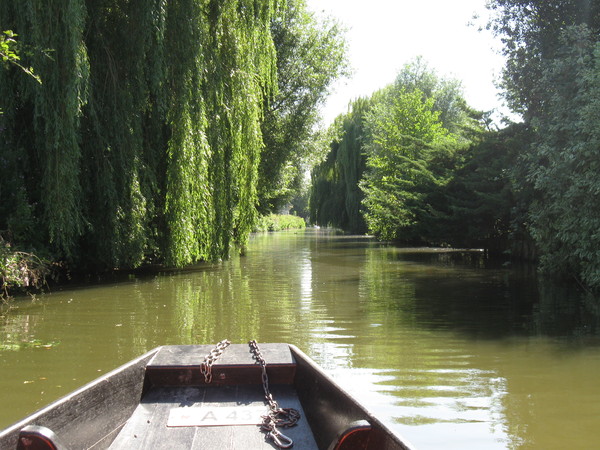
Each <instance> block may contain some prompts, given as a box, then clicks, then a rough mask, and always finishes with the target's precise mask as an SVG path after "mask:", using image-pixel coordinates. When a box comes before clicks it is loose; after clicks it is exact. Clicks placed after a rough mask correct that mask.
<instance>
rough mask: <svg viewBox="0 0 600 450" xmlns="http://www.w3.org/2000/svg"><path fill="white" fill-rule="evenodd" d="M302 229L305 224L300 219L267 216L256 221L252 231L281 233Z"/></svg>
mask: <svg viewBox="0 0 600 450" xmlns="http://www.w3.org/2000/svg"><path fill="white" fill-rule="evenodd" d="M302 228H306V222H305V221H304V219H303V218H302V217H298V216H294V215H292V214H268V215H266V216H262V217H261V218H260V219H259V220H258V222H257V223H256V226H255V227H254V231H282V230H295V229H302Z"/></svg>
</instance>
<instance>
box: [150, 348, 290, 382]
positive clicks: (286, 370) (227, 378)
mask: <svg viewBox="0 0 600 450" xmlns="http://www.w3.org/2000/svg"><path fill="white" fill-rule="evenodd" d="M259 345H260V350H261V352H262V354H263V357H264V358H265V361H266V363H267V373H268V375H269V381H270V382H271V383H273V384H291V383H292V382H293V380H294V376H295V370H296V365H295V362H294V359H293V357H292V354H291V352H290V350H289V346H288V345H287V344H259ZM213 348H214V346H212V345H172V346H165V347H162V348H161V350H160V352H158V353H157V355H156V356H155V357H154V358H153V360H152V361H151V362H150V363H149V364H148V367H147V368H146V377H147V379H148V381H149V383H150V384H151V385H152V386H202V385H206V383H205V380H204V376H203V375H202V374H201V372H200V367H201V364H202V362H203V361H204V358H205V356H206V355H207V354H208V353H209V352H210V351H211V350H212V349H213ZM212 374H213V377H212V384H213V385H217V386H225V385H237V384H261V383H262V370H261V367H260V365H259V364H258V363H257V362H256V361H255V360H254V358H253V357H252V354H251V353H250V347H249V346H248V345H246V344H232V345H230V346H229V347H227V348H226V349H225V351H224V352H223V354H222V355H221V356H220V357H219V358H218V359H217V361H216V362H215V363H214V365H213V366H212Z"/></svg>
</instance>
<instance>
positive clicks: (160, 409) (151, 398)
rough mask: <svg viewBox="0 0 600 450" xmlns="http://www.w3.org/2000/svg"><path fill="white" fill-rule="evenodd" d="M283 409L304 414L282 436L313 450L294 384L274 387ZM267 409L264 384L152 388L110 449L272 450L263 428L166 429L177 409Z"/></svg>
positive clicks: (299, 447)
mask: <svg viewBox="0 0 600 450" xmlns="http://www.w3.org/2000/svg"><path fill="white" fill-rule="evenodd" d="M271 391H272V393H273V396H274V397H275V399H276V400H277V401H278V403H279V404H280V406H282V407H293V408H296V409H298V410H299V411H300V414H301V415H302V416H303V417H302V418H301V420H300V422H299V423H298V425H297V426H295V427H292V428H289V429H284V430H282V432H283V433H284V434H286V435H287V436H289V437H290V438H291V439H293V440H294V449H296V450H315V449H317V445H316V442H315V440H314V438H313V437H312V432H311V430H310V427H309V425H308V422H307V421H306V419H304V411H303V410H302V406H301V404H300V401H299V400H298V396H297V395H296V393H295V391H294V390H293V388H292V387H291V386H283V385H275V386H272V387H271ZM201 405H202V406H209V407H219V406H227V407H235V406H240V407H241V406H264V394H263V391H262V386H253V385H240V386H221V387H217V386H210V387H159V388H153V389H151V390H150V391H149V392H148V393H147V394H146V395H145V397H144V399H143V401H142V402H141V403H140V406H139V407H138V409H137V410H136V411H135V412H134V414H133V415H132V417H131V419H130V420H129V422H128V423H127V425H125V427H124V428H123V430H122V431H121V433H120V434H119V436H117V438H116V439H115V441H114V442H113V444H112V446H111V447H110V448H111V449H115V450H125V449H128V450H129V449H132V450H135V449H146V448H152V449H162V448H186V449H211V448H212V449H223V450H227V449H244V448H246V449H257V450H260V449H269V450H272V449H273V448H274V447H273V445H272V444H271V443H270V442H267V441H265V434H264V433H263V432H262V431H261V430H260V427H259V426H252V425H244V426H210V427H168V426H167V422H168V417H169V413H170V411H171V409H173V408H194V407H199V406H201Z"/></svg>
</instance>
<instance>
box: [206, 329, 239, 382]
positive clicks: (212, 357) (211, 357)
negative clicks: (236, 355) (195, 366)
mask: <svg viewBox="0 0 600 450" xmlns="http://www.w3.org/2000/svg"><path fill="white" fill-rule="evenodd" d="M229 344H231V342H229V341H228V340H227V339H223V340H222V341H221V342H219V343H218V344H217V345H216V346H215V348H213V349H212V350H211V351H210V352H209V353H208V355H206V357H205V358H204V361H203V362H202V364H201V365H200V373H202V375H204V382H205V383H206V384H210V383H211V382H212V365H213V364H214V363H215V361H216V360H217V359H218V358H219V356H221V355H222V354H223V351H224V350H225V349H226V348H227V347H229Z"/></svg>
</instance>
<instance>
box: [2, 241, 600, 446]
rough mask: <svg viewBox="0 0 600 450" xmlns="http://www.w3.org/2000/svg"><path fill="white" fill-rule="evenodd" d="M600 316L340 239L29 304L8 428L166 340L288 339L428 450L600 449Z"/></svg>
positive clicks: (539, 286)
mask: <svg viewBox="0 0 600 450" xmlns="http://www.w3.org/2000/svg"><path fill="white" fill-rule="evenodd" d="M599 309H600V307H599V306H598V304H597V303H595V302H594V301H593V300H591V299H588V298H586V297H585V296H582V295H581V294H580V293H577V292H573V291H568V290H564V289H563V288H560V287H557V286H553V285H552V284H550V283H549V282H547V281H541V280H539V279H537V278H536V276H535V270H534V269H532V268H531V267H529V266H514V265H501V264H497V263H494V262H492V261H490V260H488V259H486V258H485V255H484V254H483V253H481V252H467V251H450V250H432V249H404V248H395V247H393V246H389V245H383V244H378V243H376V242H375V241H373V240H371V239H368V238H365V237H348V236H342V235H338V234H336V233H334V232H332V231H328V230H306V231H300V232H283V233H272V234H259V235H256V236H253V237H252V239H251V242H250V245H249V246H248V249H247V252H246V254H245V256H242V257H236V258H233V259H232V260H230V261H226V262H222V263H219V264H205V265H199V266H197V267H194V268H193V269H191V270H185V271H178V272H170V273H163V274H159V275H156V274H154V275H151V276H150V275H148V276H138V277H130V278H128V279H127V280H125V281H119V282H116V281H115V282H114V283H108V284H107V283H104V284H97V285H92V286H86V287H81V288H77V289H75V288H64V289H62V290H56V291H54V292H52V293H48V294H43V295H39V296H37V297H35V298H26V299H18V300H17V301H16V302H15V303H14V305H13V307H12V308H11V309H10V310H8V311H7V310H6V309H5V310H4V311H3V313H2V316H0V428H4V427H5V426H8V425H9V424H11V423H12V422H14V421H16V420H18V419H19V418H21V417H22V416H24V415H25V414H27V413H30V412H33V411H34V410H36V409H38V408H40V407H42V406H44V405H45V404H47V403H49V402H51V401H53V400H55V399H56V398H58V397H60V396H62V395H64V394H66V393H68V392H70V391H72V390H73V389H75V388H77V387H79V386H81V385H82V384H84V383H86V382H88V381H90V380H92V379H93V378H96V377H97V376H99V375H101V374H103V373H106V372H108V371H110V370H112V369H113V368H115V367H116V366H118V365H120V364H122V363H125V362H126V361H128V360H130V359H132V358H134V357H135V356H137V355H139V354H141V353H143V352H145V351H147V350H149V349H151V348H153V347H155V346H158V345H163V344H196V343H203V344H207V343H216V342H217V341H219V340H221V339H224V338H228V339H230V340H231V341H232V342H234V343H243V342H247V341H248V340H250V339H257V340H258V341H259V342H290V343H293V344H296V345H297V346H298V347H300V348H301V349H302V350H303V351H304V352H306V353H307V354H308V355H309V356H311V357H312V358H313V359H314V360H316V361H317V362H318V363H319V364H320V365H321V366H322V367H323V368H324V369H325V370H326V371H327V372H328V373H329V374H331V375H332V376H333V377H334V378H335V379H336V380H337V381H338V382H339V383H340V384H341V385H342V386H344V387H345V388H346V389H347V390H349V391H351V392H352V393H354V394H355V395H356V396H357V397H358V398H359V399H360V400H361V401H362V402H363V403H365V404H366V405H367V406H368V407H369V408H370V409H371V410H373V411H374V412H376V413H377V414H378V415H379V416H381V417H382V418H383V419H384V420H385V421H386V422H387V423H388V424H389V425H390V426H391V427H392V428H393V429H394V430H396V431H397V432H398V433H400V434H401V435H402V436H404V437H405V438H407V439H408V440H409V441H410V442H412V443H413V444H414V445H415V446H416V447H417V448H419V449H439V448H444V449H477V450H481V449H516V448H519V449H564V448H569V449H589V448H600V426H599V425H600V313H599Z"/></svg>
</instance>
